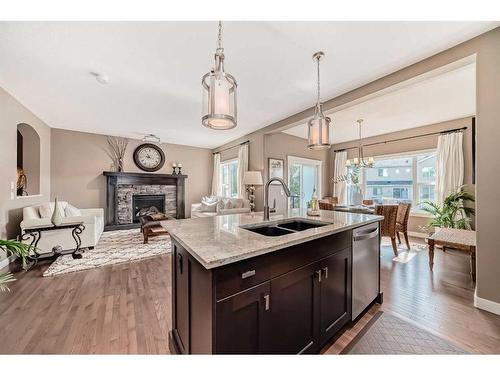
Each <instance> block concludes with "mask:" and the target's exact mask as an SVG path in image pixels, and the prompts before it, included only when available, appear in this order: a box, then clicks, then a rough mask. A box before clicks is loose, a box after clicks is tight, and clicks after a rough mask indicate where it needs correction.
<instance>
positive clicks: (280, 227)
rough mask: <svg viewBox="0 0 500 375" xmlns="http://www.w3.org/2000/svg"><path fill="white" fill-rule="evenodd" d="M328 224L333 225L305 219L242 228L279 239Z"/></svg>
mask: <svg viewBox="0 0 500 375" xmlns="http://www.w3.org/2000/svg"><path fill="white" fill-rule="evenodd" d="M328 224H331V223H324V222H320V221H313V220H305V219H288V220H282V221H278V222H273V223H265V224H261V225H251V226H242V227H241V228H243V229H246V230H249V231H251V232H254V233H258V234H261V235H263V236H268V237H277V236H284V235H286V234H292V233H296V232H302V231H303V230H307V229H312V228H319V227H323V226H325V225H328Z"/></svg>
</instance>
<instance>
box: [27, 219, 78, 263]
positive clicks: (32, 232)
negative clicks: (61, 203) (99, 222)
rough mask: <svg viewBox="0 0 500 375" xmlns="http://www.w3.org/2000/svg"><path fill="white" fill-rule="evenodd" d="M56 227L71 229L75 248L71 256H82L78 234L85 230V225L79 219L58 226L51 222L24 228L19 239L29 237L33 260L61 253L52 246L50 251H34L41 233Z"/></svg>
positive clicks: (56, 228)
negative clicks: (42, 252)
mask: <svg viewBox="0 0 500 375" xmlns="http://www.w3.org/2000/svg"><path fill="white" fill-rule="evenodd" d="M58 229H72V231H71V236H72V237H73V239H74V240H75V244H76V248H75V249H73V250H72V252H71V256H72V257H73V259H80V258H81V257H82V254H81V253H80V246H81V245H82V240H81V238H80V234H82V232H83V231H84V230H85V226H84V225H83V221H79V222H73V223H64V224H61V225H58V226H55V225H52V224H51V225H47V226H40V227H35V228H29V229H25V230H24V233H23V235H21V240H25V241H27V240H29V239H30V238H31V243H30V246H31V247H32V249H33V252H34V253H35V256H34V258H35V261H38V260H39V259H45V258H53V257H55V256H59V255H61V253H59V252H57V251H54V248H53V249H52V252H50V253H44V254H39V253H38V252H37V251H36V248H37V245H38V242H39V241H40V238H42V233H43V232H46V231H50V230H58Z"/></svg>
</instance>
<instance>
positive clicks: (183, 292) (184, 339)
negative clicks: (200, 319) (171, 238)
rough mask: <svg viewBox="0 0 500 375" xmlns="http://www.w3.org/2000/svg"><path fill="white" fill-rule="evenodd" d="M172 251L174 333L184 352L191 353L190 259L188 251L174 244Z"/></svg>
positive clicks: (180, 348)
mask: <svg viewBox="0 0 500 375" xmlns="http://www.w3.org/2000/svg"><path fill="white" fill-rule="evenodd" d="M173 250H174V251H173V252H172V270H173V275H172V276H173V277H172V281H173V288H172V289H173V290H174V291H175V293H173V298H174V301H173V308H174V314H173V318H174V322H173V334H174V335H176V336H177V337H176V339H177V343H178V344H179V350H180V351H181V353H182V354H187V353H190V348H189V318H190V317H189V260H188V255H187V253H186V251H185V250H184V249H183V248H182V247H180V246H178V245H177V244H174V249H173Z"/></svg>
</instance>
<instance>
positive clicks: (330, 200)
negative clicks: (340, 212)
mask: <svg viewBox="0 0 500 375" xmlns="http://www.w3.org/2000/svg"><path fill="white" fill-rule="evenodd" d="M321 201H323V202H325V203H330V204H339V198H338V197H324V198H323V199H321Z"/></svg>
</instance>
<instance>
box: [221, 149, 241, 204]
mask: <svg viewBox="0 0 500 375" xmlns="http://www.w3.org/2000/svg"><path fill="white" fill-rule="evenodd" d="M219 178H220V181H219V186H220V189H221V192H220V194H221V196H223V197H228V198H236V197H238V159H232V160H228V161H225V162H222V163H221V164H220V171H219Z"/></svg>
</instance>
